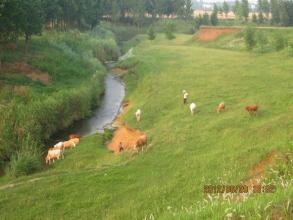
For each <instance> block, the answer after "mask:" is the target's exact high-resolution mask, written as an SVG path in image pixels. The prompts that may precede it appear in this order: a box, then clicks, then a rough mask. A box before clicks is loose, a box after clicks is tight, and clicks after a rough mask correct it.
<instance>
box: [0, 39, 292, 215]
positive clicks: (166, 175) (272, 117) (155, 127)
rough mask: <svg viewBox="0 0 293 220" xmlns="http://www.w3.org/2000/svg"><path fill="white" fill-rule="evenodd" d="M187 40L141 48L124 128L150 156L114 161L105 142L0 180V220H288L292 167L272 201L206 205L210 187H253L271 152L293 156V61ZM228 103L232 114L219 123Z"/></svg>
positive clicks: (87, 141) (87, 142)
mask: <svg viewBox="0 0 293 220" xmlns="http://www.w3.org/2000/svg"><path fill="white" fill-rule="evenodd" d="M190 38H191V36H188V35H178V36H177V38H176V40H173V41H167V40H165V38H164V37H163V36H161V35H159V36H158V38H157V39H156V40H155V41H154V42H150V41H147V40H144V41H143V42H142V43H140V44H139V45H138V46H137V47H136V48H135V50H134V54H135V56H136V57H135V60H136V62H135V63H138V64H137V65H136V66H135V67H133V71H131V74H128V75H126V76H125V77H124V79H125V82H126V84H127V97H126V99H128V100H131V102H132V108H131V109H130V111H129V112H128V113H127V114H126V115H125V116H124V120H125V121H126V122H127V123H128V124H130V125H131V126H132V127H134V128H139V129H141V130H143V131H145V132H147V134H148V136H149V139H150V144H149V147H148V149H147V151H146V152H144V153H138V154H134V153H123V154H122V155H113V154H111V153H109V152H108V151H107V150H106V148H105V146H104V143H103V141H102V136H101V135H94V136H91V137H87V138H83V139H82V140H81V144H80V145H79V146H78V147H77V148H76V149H73V150H70V151H68V152H66V154H65V160H64V161H58V162H57V163H56V164H55V165H54V166H52V167H50V168H49V169H48V170H47V171H46V172H43V173H39V174H35V175H32V176H29V177H22V178H19V179H9V178H5V179H4V178H3V179H0V213H1V214H0V217H1V219H20V218H21V219H40V218H42V219H223V218H225V217H226V216H229V215H230V216H232V217H234V219H265V218H266V217H267V216H269V217H271V218H273V217H274V216H276V215H277V216H279V217H280V216H282V217H283V219H286V218H287V219H289V218H290V212H291V211H292V198H293V188H292V159H291V161H290V160H288V161H281V160H277V164H279V165H278V166H277V167H276V168H274V169H275V170H276V173H277V174H276V175H274V174H273V173H271V172H268V174H267V178H268V179H267V180H266V181H271V182H273V183H274V184H276V187H277V190H276V192H275V193H273V194H265V193H262V194H253V195H251V196H250V197H248V199H247V200H246V201H241V202H233V201H232V202H231V201H227V200H225V199H221V198H218V197H216V196H215V195H211V196H210V197H208V196H207V195H205V194H204V193H203V187H204V185H209V184H214V185H219V184H228V185H237V184H240V183H241V182H242V181H246V180H247V179H248V178H249V177H248V173H249V170H251V168H252V167H253V166H254V165H255V164H257V163H259V161H261V160H262V159H264V158H265V157H266V155H267V154H268V153H270V152H272V151H276V152H278V153H279V154H282V153H290V156H289V158H290V157H291V158H292V150H293V149H292V148H293V142H292V137H293V136H292V135H293V132H292V129H293V125H292V121H293V115H292V110H293V99H292V95H293V91H292V83H293V78H292V69H293V59H292V58H289V57H288V56H286V55H284V54H283V53H282V52H279V53H268V54H264V55H259V54H254V53H252V54H251V53H247V52H240V51H231V50H223V49H213V48H204V47H201V46H199V45H195V44H193V43H191V40H190ZM129 63H134V62H129ZM183 89H185V90H187V91H188V92H189V94H190V101H195V102H196V103H197V105H198V109H197V112H196V114H195V116H191V115H190V112H189V109H188V107H187V106H183V104H182V100H181V98H182V97H181V96H182V90H183ZM221 101H225V103H226V107H227V108H226V111H225V112H224V113H222V114H219V115H218V114H217V113H216V112H215V109H216V107H217V105H218V103H219V102H221ZM249 104H258V105H259V106H260V111H259V113H258V115H257V116H256V117H249V115H248V114H247V112H245V110H244V107H245V106H246V105H249ZM137 108H141V109H142V121H141V123H139V124H137V123H136V121H135V118H134V112H135V111H136V109H137ZM280 174H283V176H281V177H280ZM281 178H282V179H283V182H284V183H286V184H287V185H286V184H283V186H281V184H280V179H281ZM29 180H34V181H30V182H29ZM290 181H291V182H290ZM8 183H14V184H17V183H18V185H15V186H14V187H12V188H6V187H5V186H7V184H8ZM270 202H271V203H270ZM268 204H270V205H268ZM265 207H266V208H265ZM291 214H292V213H291ZM243 216H244V217H243ZM291 217H292V215H291Z"/></svg>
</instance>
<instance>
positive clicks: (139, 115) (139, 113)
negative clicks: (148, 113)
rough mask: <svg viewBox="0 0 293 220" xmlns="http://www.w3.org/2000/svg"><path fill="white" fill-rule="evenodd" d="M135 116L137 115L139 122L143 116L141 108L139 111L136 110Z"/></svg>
mask: <svg viewBox="0 0 293 220" xmlns="http://www.w3.org/2000/svg"><path fill="white" fill-rule="evenodd" d="M135 117H136V121H137V122H139V121H140V117H141V110H140V109H137V111H136V112H135Z"/></svg>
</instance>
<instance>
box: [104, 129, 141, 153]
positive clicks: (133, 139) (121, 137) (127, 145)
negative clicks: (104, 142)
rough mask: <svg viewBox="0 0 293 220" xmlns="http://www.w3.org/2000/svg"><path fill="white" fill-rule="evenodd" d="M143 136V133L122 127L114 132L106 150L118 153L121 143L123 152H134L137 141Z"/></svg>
mask: <svg viewBox="0 0 293 220" xmlns="http://www.w3.org/2000/svg"><path fill="white" fill-rule="evenodd" d="M143 135H145V134H144V133H143V132H141V131H139V130H135V129H133V128H130V127H129V126H127V125H124V126H122V127H120V128H118V129H117V130H116V131H115V133H114V137H113V139H112V141H111V143H109V144H108V149H109V150H110V151H112V152H114V153H119V148H120V143H122V145H123V148H124V150H135V149H136V144H137V141H138V140H139V139H140V138H141V136H143Z"/></svg>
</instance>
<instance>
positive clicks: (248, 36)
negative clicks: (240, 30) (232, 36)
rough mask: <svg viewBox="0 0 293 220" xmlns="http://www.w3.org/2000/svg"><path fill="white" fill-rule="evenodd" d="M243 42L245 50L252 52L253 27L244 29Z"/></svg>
mask: <svg viewBox="0 0 293 220" xmlns="http://www.w3.org/2000/svg"><path fill="white" fill-rule="evenodd" d="M244 40H245V45H246V48H247V50H252V49H253V48H254V46H255V44H256V42H255V29H254V28H253V27H250V26H248V27H246V28H245V30H244Z"/></svg>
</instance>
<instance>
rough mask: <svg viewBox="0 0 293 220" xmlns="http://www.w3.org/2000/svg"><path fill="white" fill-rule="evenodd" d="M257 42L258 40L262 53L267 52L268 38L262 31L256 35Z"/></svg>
mask: <svg viewBox="0 0 293 220" xmlns="http://www.w3.org/2000/svg"><path fill="white" fill-rule="evenodd" d="M256 40H257V44H258V46H259V49H260V52H262V53H263V52H264V50H265V46H266V44H267V43H268V38H267V37H266V35H265V34H264V33H263V32H262V31H259V32H258V33H257V35H256Z"/></svg>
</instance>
